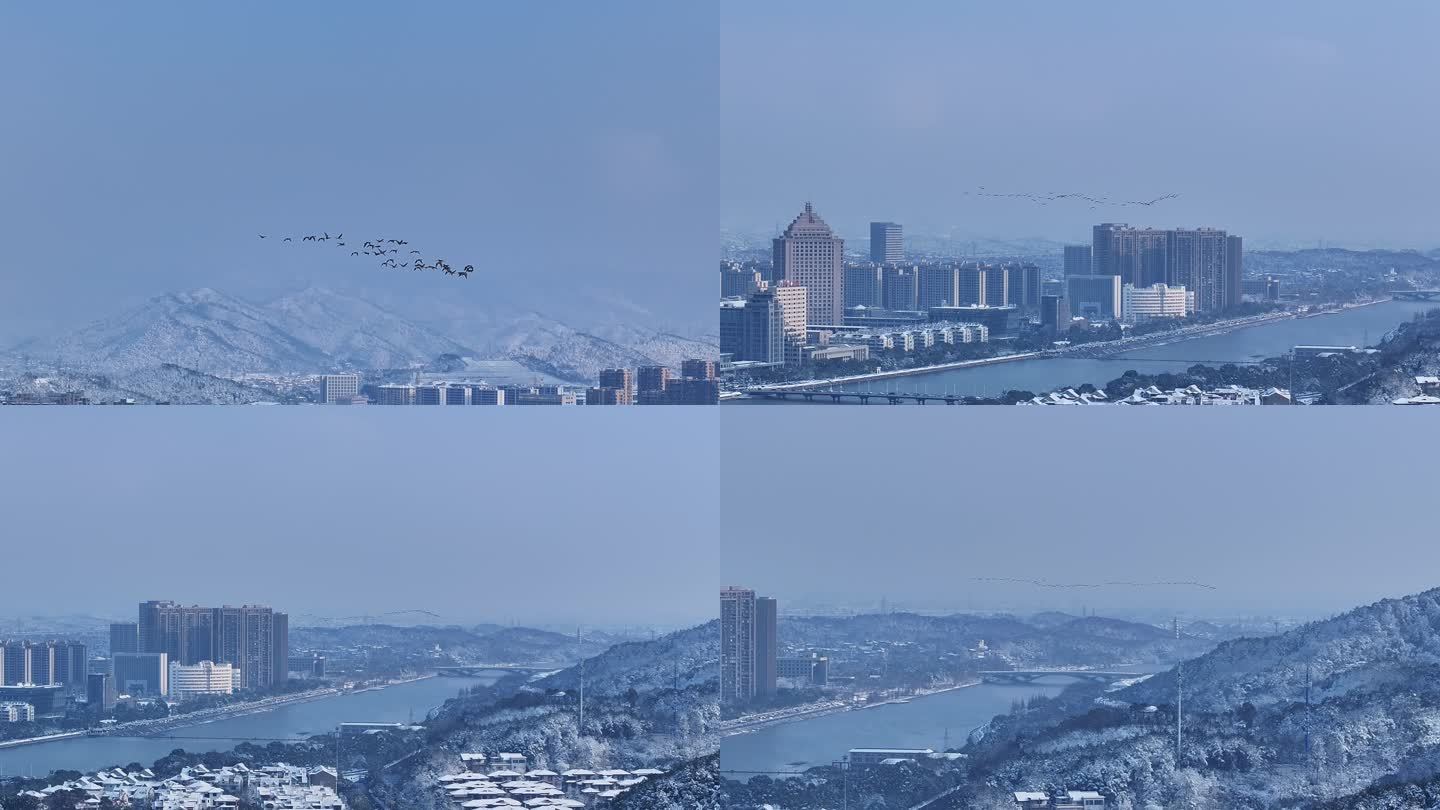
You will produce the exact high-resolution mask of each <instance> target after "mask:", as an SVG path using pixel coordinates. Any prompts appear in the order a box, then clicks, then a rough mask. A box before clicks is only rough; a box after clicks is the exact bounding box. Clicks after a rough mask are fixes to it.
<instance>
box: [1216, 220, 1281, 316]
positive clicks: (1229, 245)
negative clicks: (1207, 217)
mask: <svg viewBox="0 0 1440 810" xmlns="http://www.w3.org/2000/svg"><path fill="white" fill-rule="evenodd" d="M1244 266H1245V249H1244V244H1243V242H1242V240H1241V239H1240V237H1238V236H1236V235H1234V234H1226V236H1225V306H1227V307H1238V306H1240V298H1241V296H1243V295H1244V294H1245V283H1244V282H1243V281H1242V280H1241V277H1242V275H1243V273H1244ZM1272 300H1273V299H1272Z"/></svg>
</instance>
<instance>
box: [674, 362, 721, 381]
mask: <svg viewBox="0 0 1440 810" xmlns="http://www.w3.org/2000/svg"><path fill="white" fill-rule="evenodd" d="M680 376H681V377H684V378H685V379H687V380H713V379H715V361H714V360H707V359H705V358H698V357H697V358H691V359H689V360H681V361H680Z"/></svg>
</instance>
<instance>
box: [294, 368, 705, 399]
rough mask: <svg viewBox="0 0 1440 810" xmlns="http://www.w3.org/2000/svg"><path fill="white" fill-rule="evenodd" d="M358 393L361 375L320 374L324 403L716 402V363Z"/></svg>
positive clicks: (392, 386)
mask: <svg viewBox="0 0 1440 810" xmlns="http://www.w3.org/2000/svg"><path fill="white" fill-rule="evenodd" d="M371 390H372V391H373V392H374V399H373V400H372V399H371V398H370V397H368V396H366V395H365V394H364V393H362V392H361V385H360V375H358V374H326V375H322V376H321V377H320V401H321V402H323V403H325V404H326V405H363V404H370V403H372V402H373V404H376V405H714V404H715V403H716V402H717V401H718V400H719V396H720V387H719V382H718V381H717V380H716V377H715V361H713V360H705V359H700V358H695V359H688V360H684V361H682V362H681V364H680V372H679V374H676V373H674V370H673V369H671V368H669V367H668V366H641V367H639V368H636V369H605V370H603V371H601V372H600V379H599V381H598V384H597V385H594V386H590V387H585V386H575V385H500V386H494V385H487V384H485V383H473V382H446V381H436V382H427V383H421V382H415V383H410V384H388V385H380V386H375V387H374V388H373V389H371Z"/></svg>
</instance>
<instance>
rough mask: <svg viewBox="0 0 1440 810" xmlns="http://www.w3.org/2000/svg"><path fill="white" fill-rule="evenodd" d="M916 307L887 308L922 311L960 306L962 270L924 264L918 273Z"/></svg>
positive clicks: (950, 266) (943, 265)
mask: <svg viewBox="0 0 1440 810" xmlns="http://www.w3.org/2000/svg"><path fill="white" fill-rule="evenodd" d="M917 276H918V278H917V286H918V288H919V291H918V292H917V294H916V296H915V297H916V299H917V300H916V305H915V306H914V307H887V308H889V309H921V310H928V309H930V308H931V307H953V306H958V305H959V301H960V270H959V268H957V267H956V266H955V265H953V264H923V265H921V266H920V268H919V270H918V272H917Z"/></svg>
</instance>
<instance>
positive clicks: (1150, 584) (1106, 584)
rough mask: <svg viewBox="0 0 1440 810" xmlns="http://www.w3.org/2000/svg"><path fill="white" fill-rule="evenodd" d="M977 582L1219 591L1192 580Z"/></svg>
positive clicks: (992, 579)
mask: <svg viewBox="0 0 1440 810" xmlns="http://www.w3.org/2000/svg"><path fill="white" fill-rule="evenodd" d="M971 579H972V580H973V581H975V582H1015V583H1019V584H1021V585H1034V586H1036V587H1039V588H1105V587H1124V588H1150V587H1181V588H1205V589H1207V590H1211V591H1215V590H1219V589H1218V588H1216V587H1215V586H1214V585H1207V584H1205V583H1204V582H1194V581H1192V580H1183V581H1171V582H1071V583H1067V582H1050V581H1048V580H1044V579H1018V578H1014V577H971Z"/></svg>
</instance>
